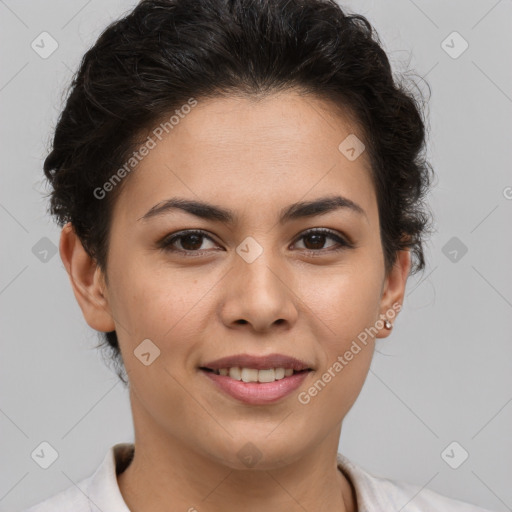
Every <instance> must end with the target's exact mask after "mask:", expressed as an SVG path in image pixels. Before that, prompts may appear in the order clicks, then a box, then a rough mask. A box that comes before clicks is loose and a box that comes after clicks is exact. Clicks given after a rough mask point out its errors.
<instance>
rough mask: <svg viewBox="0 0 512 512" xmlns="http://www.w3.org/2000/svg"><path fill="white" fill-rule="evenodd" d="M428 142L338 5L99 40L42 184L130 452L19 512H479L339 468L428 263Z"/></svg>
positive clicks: (406, 98) (153, 12)
mask: <svg viewBox="0 0 512 512" xmlns="http://www.w3.org/2000/svg"><path fill="white" fill-rule="evenodd" d="M424 143H425V128H424V123H423V119H422V113H421V111H420V110H419V107H418V103H417V102H416V101H415V99H414V98H413V97H412V96H410V95H409V94H408V93H406V92H405V91H404V90H403V88H401V87H400V86H398V85H397V84H396V83H395V81H394V80H393V77H392V72H391V69H390V65H389V62H388V59H387V57H386V55H385V53H384V51H383V50H382V48H381V46H380V44H379V41H378V38H377V36H376V35H375V34H374V32H373V30H372V27H371V26H370V24H369V23H368V22H367V20H366V19H365V18H363V17H362V16H356V15H351V16H349V15H346V14H345V13H344V12H343V11H342V10H341V9H340V8H339V6H338V5H337V4H336V3H334V2H332V1H329V0H308V1H299V0H292V1H290V0H273V1H263V0H261V1H250V0H231V1H229V2H226V1H222V0H195V1H194V2H186V1H184V0H147V1H142V2H141V3H140V4H139V5H137V7H136V8H135V9H134V10H133V11H132V12H131V13H129V14H128V15H127V16H126V17H125V18H123V19H121V20H119V21H117V22H114V23H112V24H111V25H110V26H109V27H108V28H107V29H106V30H105V31H104V32H103V34H102V35H101V36H100V38H99V39H98V41H97V42H96V44H95V45H94V46H93V48H91V49H90V50H89V51H88V52H87V53H86V55H85V56H84V58H83V60H82V63H81V66H80V69H79V71H78V73H77V75H76V77H75V80H74V81H73V84H72V88H71V93H70V95H69V98H68V101H67V104H66V107H65V109H64V111H63V112H62V114H61V117H60V119H59V122H58V125H57V128H56V132H55V137H54V143H53V150H52V152H51V154H50V155H49V156H48V157H47V159H46V161H45V165H44V169H45V173H46V176H47V178H48V179H49V181H50V183H51V185H52V187H53V190H52V193H51V213H52V214H54V215H55V216H56V218H57V220H58V222H59V224H60V225H61V226H63V229H62V235H61V242H60V254H61V258H62V261H63V263H64V265H65V267H66V270H67V271H68V274H69V277H70V282H71V285H72V287H73V291H74V294H75V297H76V299H77V301H78V303H79V305H80V307H81V309H82V312H83V315H84V318H85V319H86V321H87V323H88V324H89V325H90V326H91V327H92V328H93V329H95V330H97V331H99V332H102V333H105V343H106V344H107V345H108V346H109V347H110V348H111V349H112V352H113V355H114V357H115V361H117V363H118V374H119V376H120V378H121V379H122V380H123V382H125V383H127V385H128V386H129V391H130V403H131V408H132V414H133V420H134V429H135V443H134V444H130V443H119V444H117V445H115V446H113V447H112V448H111V449H110V450H109V452H108V453H107V454H106V456H105V459H104V461H103V462H102V464H101V466H100V467H99V468H98V470H97V471H96V472H95V473H94V475H92V476H91V477H89V478H88V479H86V480H85V481H83V482H81V484H79V487H80V489H77V488H76V487H75V486H73V487H70V488H69V489H67V490H65V491H63V492H61V493H59V494H58V495H56V496H53V497H50V498H49V499H48V500H46V501H45V502H43V503H41V504H38V505H36V506H34V507H32V508H31V509H29V510H30V511H32V512H35V511H37V512H41V511H46V510H48V511H50V510H51V511H58V510H63V511H64V510H70V509H71V508H72V510H73V511H74V512H80V511H85V510H87V511H88V510H92V509H94V510H96V509H98V510H102V511H104V512H107V511H108V512H121V511H124V512H126V511H128V510H132V511H138V512H139V511H142V512H143V511H160V510H162V511H163V510H165V511H167V512H168V511H170V510H172V511H186V510H188V511H195V510H197V511H218V510H223V511H226V510H227V511H231V510H240V509H242V510H245V511H253V510H254V511H256V510H258V511H259V510H261V509H262V508H264V509H265V510H266V511H267V512H273V511H282V510H289V511H291V510H293V511H295V510H297V511H299V510H308V511H333V510H337V511H345V512H356V511H360V512H362V511H367V510H368V511H370V510H375V511H377V510H378V511H396V510H403V511H404V512H405V511H409V512H412V511H431V510H443V511H466V512H471V511H474V512H476V511H482V510H483V509H481V508H478V507H475V506H472V505H469V504H467V503H463V502H461V501H457V500H453V499H450V498H448V497H444V496H441V495H439V494H436V493H434V492H432V491H428V490H425V489H424V490H421V489H420V487H417V486H415V485H412V484H407V483H405V482H393V481H390V480H386V479H383V478H377V477H375V476H373V475H371V474H369V473H367V472H366V471H365V470H363V469H362V468H360V467H358V466H357V465H355V464H353V463H352V462H351V461H350V460H348V459H347V458H346V457H345V456H343V455H342V454H338V453H337V447H338V442H339V438H340V433H341V425H342V421H343V419H344V417H345V416H346V414H347V413H348V411H349V410H350V408H351V407H352V405H353V404H354V402H355V400H356V398H357V396H358V395H359V392H360V391H361V388H362V386H363V384H364V381H365V378H366V375H367V373H368V370H369V367H370V363H371V360H372V355H373V351H374V348H375V340H376V338H385V337H387V336H389V334H390V333H391V330H392V327H393V323H394V321H395V320H396V317H397V315H398V313H399V311H400V309H401V307H402V304H403V299H404V290H405V286H406V282H407V278H408V276H409V275H410V274H411V273H414V272H416V271H418V270H422V269H423V268H424V265H425V262H424V255H423V249H422V244H423V241H424V238H425V234H426V233H427V232H428V229H429V221H430V216H429V211H428V208H427V207H426V205H425V203H424V201H423V199H424V197H425V195H426V193H427V191H428V188H429V184H430V180H431V168H430V166H429V164H428V162H426V160H425V158H424V157H423V156H422V150H423V147H424ZM420 491H421V492H420ZM93 505H94V507H93Z"/></svg>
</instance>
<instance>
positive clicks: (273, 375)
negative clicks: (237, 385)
mask: <svg viewBox="0 0 512 512" xmlns="http://www.w3.org/2000/svg"><path fill="white" fill-rule="evenodd" d="M216 373H217V372H216ZM218 374H219V375H229V376H230V377H231V378H232V379H235V380H241V381H243V382H274V381H275V380H280V379H283V378H284V377H289V376H290V375H292V374H293V370H292V369H291V368H286V369H285V368H269V369H265V370H256V369H255V368H239V367H238V366H235V367H233V368H221V369H220V370H218Z"/></svg>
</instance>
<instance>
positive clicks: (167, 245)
mask: <svg viewBox="0 0 512 512" xmlns="http://www.w3.org/2000/svg"><path fill="white" fill-rule="evenodd" d="M312 234H315V235H317V234H320V235H328V238H331V239H332V240H334V241H336V242H337V244H338V245H339V247H338V248H336V249H332V248H329V249H304V251H305V252H306V253H307V254H310V255H318V253H325V252H329V253H332V252H335V253H336V252H340V251H343V250H345V249H351V248H353V247H354V245H353V244H352V243H350V242H349V241H348V240H346V239H345V238H342V237H341V236H340V235H338V234H337V233H336V232H335V231H332V230H330V229H326V228H315V229H310V230H308V231H305V232H304V233H302V234H301V236H299V237H298V238H297V239H296V241H295V242H294V243H296V242H298V241H299V240H301V239H302V238H304V237H306V236H308V235H312ZM189 235H200V236H202V237H204V238H207V239H208V240H210V241H212V242H214V243H216V242H215V240H213V238H212V237H210V236H209V235H208V234H207V233H206V232H205V231H202V230H199V229H191V230H186V231H180V232H179V233H176V234H173V235H171V236H166V237H165V238H164V239H162V240H161V241H160V242H158V244H157V245H158V248H160V249H162V250H163V251H166V252H174V253H181V254H182V255H183V256H185V257H198V256H201V255H202V254H204V253H208V252H211V251H210V250H207V251H191V250H184V249H176V248H173V247H172V244H173V243H174V242H176V241H177V240H180V239H182V238H185V237H187V236H189Z"/></svg>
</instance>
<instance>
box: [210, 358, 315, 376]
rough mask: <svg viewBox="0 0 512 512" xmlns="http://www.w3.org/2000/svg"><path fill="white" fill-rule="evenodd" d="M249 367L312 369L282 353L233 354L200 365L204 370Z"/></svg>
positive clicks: (258, 368)
mask: <svg viewBox="0 0 512 512" xmlns="http://www.w3.org/2000/svg"><path fill="white" fill-rule="evenodd" d="M234 367H238V368H251V369H255V370H267V369H270V368H284V369H291V370H294V371H296V372H300V371H303V370H313V369H314V368H313V367H312V366H311V365H310V364H308V363H306V362H305V361H301V360H300V359H297V358H295V357H291V356H286V355H284V354H268V355H266V356H252V355H250V354H237V355H233V356H227V357H222V358H220V359H216V360H215V361H209V362H207V363H205V364H202V365H201V366H200V368H201V369H205V370H214V371H215V370H221V369H223V368H234Z"/></svg>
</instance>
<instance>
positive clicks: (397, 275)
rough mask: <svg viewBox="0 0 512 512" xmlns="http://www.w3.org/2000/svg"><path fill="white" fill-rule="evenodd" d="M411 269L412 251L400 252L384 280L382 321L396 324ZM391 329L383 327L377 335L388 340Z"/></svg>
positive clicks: (381, 308)
mask: <svg viewBox="0 0 512 512" xmlns="http://www.w3.org/2000/svg"><path fill="white" fill-rule="evenodd" d="M410 269H411V252H410V250H408V249H407V250H402V251H398V253H397V256H396V260H395V263H394V264H393V267H392V268H391V270H390V272H389V274H388V275H387V276H386V278H385V280H384V284H383V287H382V296H381V301H380V319H382V320H384V321H385V320H386V318H387V319H388V320H389V321H390V322H391V324H394V322H395V320H396V316H397V315H398V313H399V311H400V310H401V309H402V304H403V301H404V294H405V286H406V284H407V278H408V277H409V271H410ZM390 333H391V329H387V328H386V327H383V328H382V329H380V331H379V333H378V334H377V336H376V337H377V338H387V337H388V336H389V334H390Z"/></svg>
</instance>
